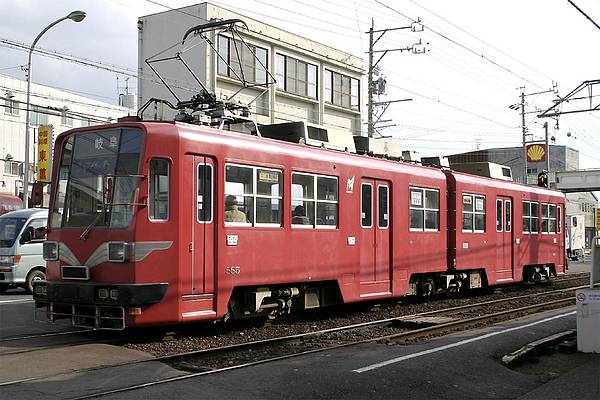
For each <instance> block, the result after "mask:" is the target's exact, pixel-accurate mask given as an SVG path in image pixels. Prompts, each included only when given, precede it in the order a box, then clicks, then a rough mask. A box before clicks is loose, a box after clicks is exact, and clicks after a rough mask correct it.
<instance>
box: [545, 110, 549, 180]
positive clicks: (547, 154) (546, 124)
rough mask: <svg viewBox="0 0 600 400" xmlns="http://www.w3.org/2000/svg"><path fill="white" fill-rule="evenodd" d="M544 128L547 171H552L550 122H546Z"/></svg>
mask: <svg viewBox="0 0 600 400" xmlns="http://www.w3.org/2000/svg"><path fill="white" fill-rule="evenodd" d="M544 130H545V131H546V172H547V173H550V143H549V142H548V123H547V122H544Z"/></svg>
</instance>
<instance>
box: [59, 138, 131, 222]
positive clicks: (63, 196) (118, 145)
mask: <svg viewBox="0 0 600 400" xmlns="http://www.w3.org/2000/svg"><path fill="white" fill-rule="evenodd" d="M142 139H143V134H142V131H141V130H140V129H136V128H117V129H105V130H99V131H93V132H85V133H76V134H74V135H71V136H70V137H69V138H67V139H66V140H65V141H64V142H63V147H62V151H61V154H60V157H61V158H60V167H59V172H58V182H57V183H56V185H57V186H56V187H55V188H54V190H55V197H54V204H53V207H52V220H51V226H52V227H53V228H68V227H80V228H86V227H88V226H98V227H102V226H104V227H111V228H123V227H127V226H128V225H129V224H130V223H131V221H132V218H133V211H134V206H133V203H134V201H135V196H136V193H137V188H138V185H139V181H140V177H139V173H140V152H141V149H142Z"/></svg>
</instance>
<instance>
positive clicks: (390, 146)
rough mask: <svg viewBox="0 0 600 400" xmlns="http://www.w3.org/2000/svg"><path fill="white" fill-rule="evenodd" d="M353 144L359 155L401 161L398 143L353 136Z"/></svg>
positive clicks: (400, 148)
mask: <svg viewBox="0 0 600 400" xmlns="http://www.w3.org/2000/svg"><path fill="white" fill-rule="evenodd" d="M354 144H355V145H356V152H357V153H359V154H368V155H370V156H375V157H381V158H389V159H392V160H402V147H400V145H399V144H398V143H393V142H389V141H387V140H384V139H375V138H369V137H366V136H354Z"/></svg>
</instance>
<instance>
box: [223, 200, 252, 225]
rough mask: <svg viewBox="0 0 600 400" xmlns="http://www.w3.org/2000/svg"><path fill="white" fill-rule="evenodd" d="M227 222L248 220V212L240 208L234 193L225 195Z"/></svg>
mask: <svg viewBox="0 0 600 400" xmlns="http://www.w3.org/2000/svg"><path fill="white" fill-rule="evenodd" d="M225 222H247V220H246V214H244V213H243V212H241V211H240V210H238V208H237V199H236V198H235V196H233V195H227V196H226V197H225Z"/></svg>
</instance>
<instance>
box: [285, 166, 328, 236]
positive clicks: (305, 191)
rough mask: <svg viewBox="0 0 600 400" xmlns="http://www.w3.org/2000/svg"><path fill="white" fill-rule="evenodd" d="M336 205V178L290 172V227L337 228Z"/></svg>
mask: <svg viewBox="0 0 600 400" xmlns="http://www.w3.org/2000/svg"><path fill="white" fill-rule="evenodd" d="M338 205H339V203H338V178H336V177H334V176H323V175H314V174H306V173H300V172H292V225H293V226H294V227H295V228H302V227H304V228H315V227H316V228H326V229H334V228H337V226H338Z"/></svg>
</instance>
